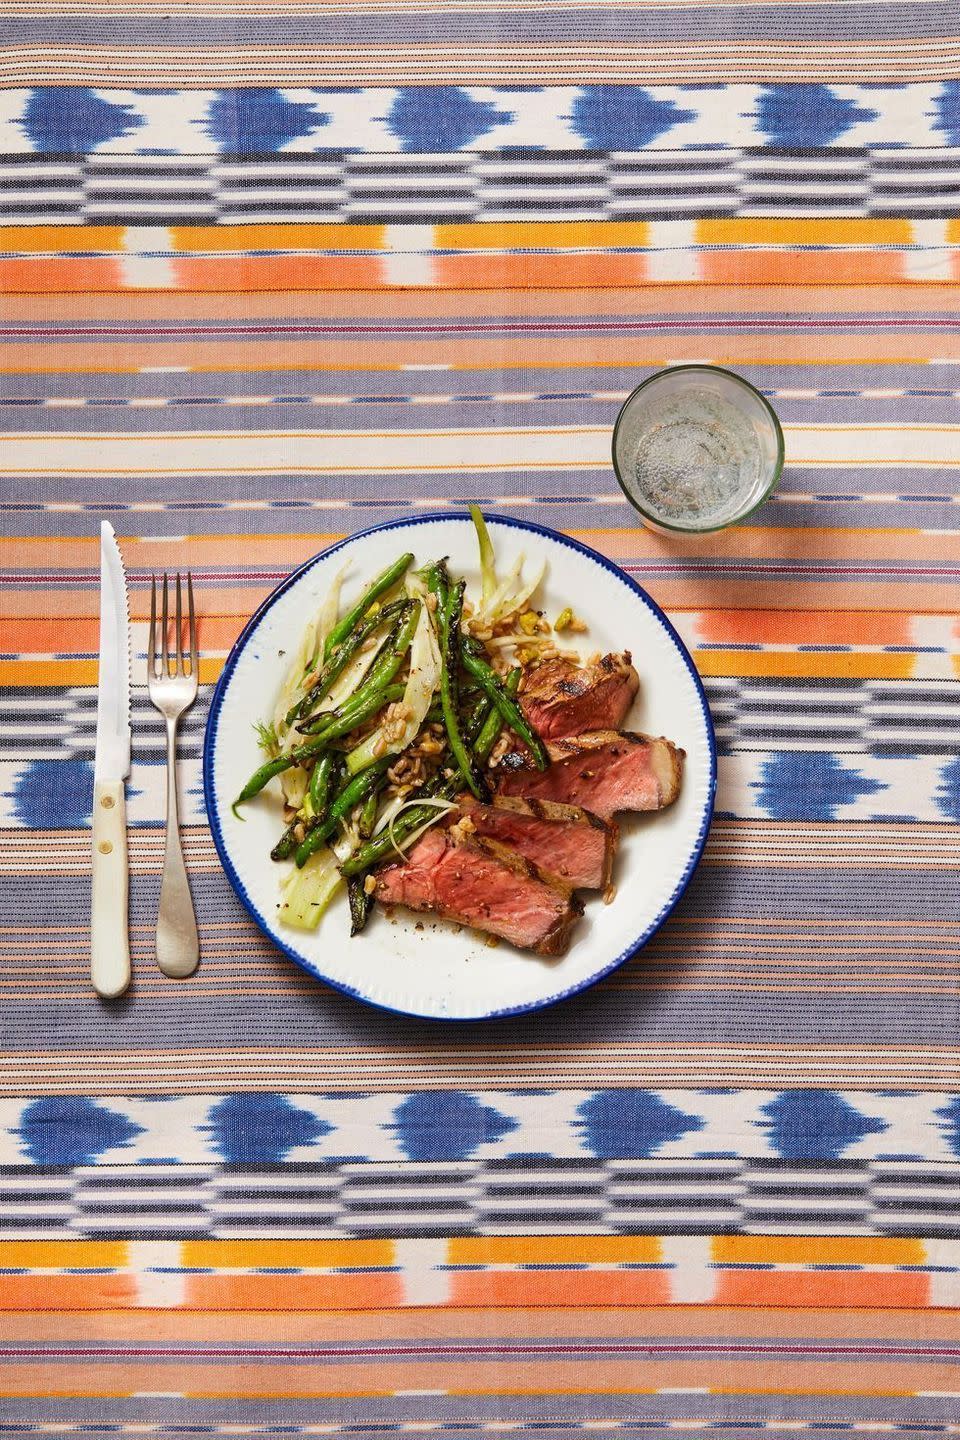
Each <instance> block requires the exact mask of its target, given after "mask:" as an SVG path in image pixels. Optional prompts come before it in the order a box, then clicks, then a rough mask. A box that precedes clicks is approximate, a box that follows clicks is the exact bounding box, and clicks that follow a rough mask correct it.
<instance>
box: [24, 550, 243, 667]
mask: <svg viewBox="0 0 960 1440" xmlns="http://www.w3.org/2000/svg"><path fill="white" fill-rule="evenodd" d="M124 543H126V542H124ZM225 663H226V662H225V661H224V660H222V659H214V658H211V659H204V658H201V660H200V681H201V684H203V685H214V684H216V682H217V680H219V678H220V674H221V671H222V670H223V667H224V665H225ZM96 684H97V661H96V660H52V659H51V660H0V687H8V686H9V687H11V688H13V687H15V686H18V685H89V686H96Z"/></svg>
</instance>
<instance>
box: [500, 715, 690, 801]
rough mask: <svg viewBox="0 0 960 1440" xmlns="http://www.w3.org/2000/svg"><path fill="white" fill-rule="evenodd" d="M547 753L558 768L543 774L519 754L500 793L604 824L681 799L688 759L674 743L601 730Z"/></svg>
mask: <svg viewBox="0 0 960 1440" xmlns="http://www.w3.org/2000/svg"><path fill="white" fill-rule="evenodd" d="M547 749H548V750H549V753H550V758H551V761H552V764H551V765H550V767H549V769H547V770H543V771H540V770H535V769H534V768H533V766H532V764H531V762H530V761H529V760H528V759H527V758H526V757H525V756H523V755H521V754H519V753H518V752H510V753H509V754H507V755H505V756H504V758H503V761H502V762H501V765H500V768H499V771H498V780H497V790H498V792H499V793H500V794H501V795H504V796H522V797H523V798H524V799H526V800H530V799H535V800H555V801H560V802H561V803H563V804H567V805H581V806H583V808H584V809H586V810H592V811H593V812H594V814H595V815H599V816H600V817H601V819H609V818H610V816H611V815H616V814H617V813H619V812H621V811H625V810H642V811H649V810H662V809H664V808H665V807H666V806H667V805H670V804H672V803H673V801H674V800H675V799H676V798H677V795H678V794H679V793H680V783H681V780H682V777H683V761H684V758H685V756H684V752H683V751H682V750H680V749H678V748H677V746H676V745H674V744H673V743H672V741H670V740H663V739H654V738H652V737H651V736H649V735H638V734H635V733H633V732H632V731H629V730H627V731H613V730H597V731H593V732H592V733H591V734H588V735H572V736H565V737H563V738H562V739H559V740H554V741H551V742H550V743H549V744H548V746H547Z"/></svg>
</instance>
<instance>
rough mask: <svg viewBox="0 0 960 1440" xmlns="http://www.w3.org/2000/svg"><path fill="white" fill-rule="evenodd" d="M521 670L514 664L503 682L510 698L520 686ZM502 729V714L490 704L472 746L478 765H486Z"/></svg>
mask: <svg viewBox="0 0 960 1440" xmlns="http://www.w3.org/2000/svg"><path fill="white" fill-rule="evenodd" d="M522 674H523V671H522V670H521V669H520V667H519V666H515V667H514V669H512V670H511V671H510V673H509V675H507V677H506V679H505V680H504V682H503V688H504V692H505V693H506V694H507V695H509V696H510V699H511V700H512V699H513V698H514V696H515V695H516V693H517V691H518V689H519V688H520V676H521V675H522ZM502 729H503V716H502V715H501V714H500V711H499V710H498V709H497V707H496V705H491V706H490V710H489V712H488V714H487V718H486V720H485V721H484V725H483V729H482V730H481V731H480V734H479V735H478V736H477V741H476V744H475V745H474V747H473V758H474V759H475V760H476V762H477V764H478V765H486V763H487V761H488V760H489V759H490V752H491V750H492V749H493V747H494V745H496V743H497V741H498V740H499V739H500V732H501V730H502Z"/></svg>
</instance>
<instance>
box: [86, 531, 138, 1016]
mask: <svg viewBox="0 0 960 1440" xmlns="http://www.w3.org/2000/svg"><path fill="white" fill-rule="evenodd" d="M129 773H130V623H129V607H128V604H127V581H126V576H125V575H124V573H123V561H122V560H121V559H120V551H119V549H118V548H117V538H116V536H115V535H114V533H113V526H112V525H109V524H108V523H107V522H106V520H104V521H103V523H102V524H101V526H100V673H99V680H98V687H97V749H96V755H95V757H94V766H93V889H92V895H91V902H90V978H91V980H92V981H93V988H94V989H95V990H96V991H97V993H98V994H100V995H102V996H104V998H105V999H111V998H112V997H113V996H115V995H122V994H123V992H124V990H126V988H127V986H128V985H129V984H130V942H129V939H128V936H127V892H128V889H129V878H128V872H127V808H126V800H125V795H124V785H123V782H124V780H125V779H126V777H127V775H129Z"/></svg>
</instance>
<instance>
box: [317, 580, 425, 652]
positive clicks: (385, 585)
mask: <svg viewBox="0 0 960 1440" xmlns="http://www.w3.org/2000/svg"><path fill="white" fill-rule="evenodd" d="M412 559H413V555H412V554H408V555H401V556H400V558H399V560H394V562H393V564H392V565H388V566H387V568H386V570H384V571H383V572H382V574H380V575H378V576H377V578H376V580H374V582H373V584H372V585H368V586H367V588H366V590H364V592H363V594H362V595H361V596H360V599H359V600H358V601H357V603H356V605H354V606H353V608H352V609H351V610H348V611H347V613H346V615H344V617H343V619H342V620H338V621H337V623H336V625H334V627H333V629H332V630H331V631H330V634H329V635H328V636H327V638H326V640H325V642H324V646H323V658H324V660H326V659H328V658H329V656H330V655H332V654H333V651H334V650H335V649H336V647H337V646H338V645H339V644H340V643H341V641H343V640H345V639H346V638H347V636H348V635H349V634H350V632H351V631H352V630H353V628H354V626H355V625H356V624H357V622H358V621H359V620H360V619H362V617H363V616H364V615H366V613H367V611H368V610H369V609H370V606H371V605H372V604H373V602H374V601H375V600H379V598H380V596H381V595H385V594H386V593H387V591H388V590H389V589H390V587H391V586H392V585H396V583H397V581H398V580H399V579H400V577H401V575H403V574H404V573H405V572H406V570H407V569H408V568H409V565H410V562H411V560H412Z"/></svg>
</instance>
